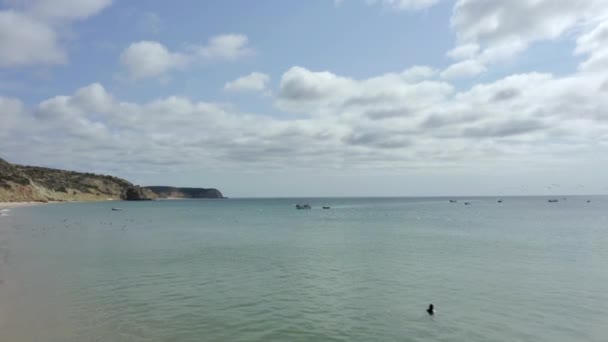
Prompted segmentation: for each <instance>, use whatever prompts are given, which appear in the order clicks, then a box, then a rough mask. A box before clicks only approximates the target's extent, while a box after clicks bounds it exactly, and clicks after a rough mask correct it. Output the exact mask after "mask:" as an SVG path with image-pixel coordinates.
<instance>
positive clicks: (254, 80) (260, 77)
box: [224, 72, 270, 91]
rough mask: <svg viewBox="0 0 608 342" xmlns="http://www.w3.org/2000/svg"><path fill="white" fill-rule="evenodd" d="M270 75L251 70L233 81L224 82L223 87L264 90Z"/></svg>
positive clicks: (234, 89)
mask: <svg viewBox="0 0 608 342" xmlns="http://www.w3.org/2000/svg"><path fill="white" fill-rule="evenodd" d="M269 81H270V77H269V76H268V75H266V74H263V73H260V72H252V73H251V74H249V75H247V76H242V77H239V78H237V79H236V80H234V81H231V82H228V83H226V85H224V89H225V90H228V91H265V90H266V88H267V86H268V82H269Z"/></svg>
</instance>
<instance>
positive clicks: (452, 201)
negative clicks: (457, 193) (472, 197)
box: [450, 200, 458, 203]
mask: <svg viewBox="0 0 608 342" xmlns="http://www.w3.org/2000/svg"><path fill="white" fill-rule="evenodd" d="M456 202H458V201H457V200H450V203H456Z"/></svg>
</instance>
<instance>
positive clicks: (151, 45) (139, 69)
mask: <svg viewBox="0 0 608 342" xmlns="http://www.w3.org/2000/svg"><path fill="white" fill-rule="evenodd" d="M247 42H248V39H247V36H245V35H240V34H226V35H220V36H215V37H213V38H211V39H210V40H209V44H208V45H205V46H197V45H191V46H189V47H188V49H187V50H186V51H183V52H172V51H170V50H169V49H168V48H167V47H165V46H164V45H163V44H162V43H160V42H156V41H140V42H136V43H131V45H129V46H128V47H127V48H126V49H125V50H124V51H123V52H122V53H121V55H120V63H121V64H122V65H123V67H124V68H125V69H126V71H127V73H128V74H129V77H131V78H132V79H144V78H152V77H160V76H165V75H166V74H167V73H168V72H170V71H172V70H180V69H184V68H185V67H187V66H189V65H191V64H193V63H194V62H196V61H216V60H223V61H232V60H236V59H238V58H241V57H244V56H248V55H251V54H252V53H253V50H252V49H250V48H249V47H247Z"/></svg>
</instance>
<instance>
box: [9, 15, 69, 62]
mask: <svg viewBox="0 0 608 342" xmlns="http://www.w3.org/2000/svg"><path fill="white" fill-rule="evenodd" d="M66 62H67V54H66V52H65V51H64V50H63V49H62V48H61V47H60V46H59V43H58V39H57V34H56V33H55V31H54V30H53V28H51V27H50V26H48V25H46V24H45V23H43V22H40V21H36V20H34V19H32V18H30V17H28V16H26V15H24V14H21V13H19V12H15V11H0V67H13V66H23V65H31V64H63V63H66Z"/></svg>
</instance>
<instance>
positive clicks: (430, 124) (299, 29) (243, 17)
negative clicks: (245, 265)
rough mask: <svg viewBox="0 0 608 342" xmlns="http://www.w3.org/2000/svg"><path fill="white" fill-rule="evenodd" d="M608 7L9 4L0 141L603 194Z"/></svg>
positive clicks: (41, 153)
mask: <svg viewBox="0 0 608 342" xmlns="http://www.w3.org/2000/svg"><path fill="white" fill-rule="evenodd" d="M605 7H606V6H603V4H602V1H601V0H586V1H581V2H579V3H577V4H573V2H571V1H566V0H557V1H554V0H539V1H536V2H534V3H530V2H528V1H524V0H521V1H520V0H513V1H500V0H455V1H450V0H443V1H440V0H376V1H373V0H371V1H370V0H342V1H339V2H336V1H332V0H313V1H255V2H254V1H237V0H232V1H173V2H166V1H145V2H127V1H118V0H114V1H112V0H82V1H68V0H63V1H51V0H0V105H2V106H1V107H2V108H4V110H0V116H1V117H0V119H2V121H3V125H2V127H0V142H1V143H2V144H1V146H2V147H1V148H0V157H2V158H5V159H7V160H9V161H13V162H19V163H26V164H37V165H45V166H51V167H60V168H74V169H78V170H87V171H89V170H90V171H94V172H101V173H112V174H117V175H118V176H122V177H126V178H128V179H130V180H132V181H134V182H137V183H142V184H148V185H150V184H170V185H192V186H216V187H219V188H221V189H222V190H224V192H227V194H228V195H232V196H289V195H295V196H298V195H302V196H305V195H312V196H314V195H379V196H381V195H392V196H397V195H443V194H445V195H450V194H530V193H555V192H567V193H589V192H592V193H604V192H606V191H607V190H608V182H607V181H606V180H604V179H603V177H602V176H601V173H600V171H593V170H599V169H601V168H603V167H605V166H608V162H607V160H606V157H604V155H605V152H606V147H607V146H608V127H607V121H608V120H606V119H607V117H606V113H607V112H608V111H607V109H608V104H607V103H606V100H604V98H606V92H608V90H607V89H608V76H607V75H606V71H605V70H608V68H606V67H608V49H607V48H605V47H604V46H608V20H607V17H608V10H607V9H606V8H605ZM15 28H18V29H17V30H16V29H15ZM581 169H584V170H586V171H585V172H588V173H589V174H587V175H586V176H585V177H584V178H581V179H578V178H579V177H578V175H580V173H581ZM547 173H551V176H550V178H551V179H546V178H547V176H546V175H547ZM480 179H487V180H484V181H483V182H482V181H480ZM353 184H359V185H360V186H358V187H353Z"/></svg>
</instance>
